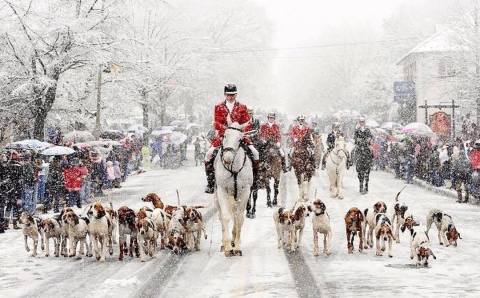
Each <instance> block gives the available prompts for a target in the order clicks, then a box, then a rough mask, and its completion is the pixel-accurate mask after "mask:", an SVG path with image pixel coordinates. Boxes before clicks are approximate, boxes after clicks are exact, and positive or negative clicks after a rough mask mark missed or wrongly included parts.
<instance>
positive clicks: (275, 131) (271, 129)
mask: <svg viewBox="0 0 480 298" xmlns="http://www.w3.org/2000/svg"><path fill="white" fill-rule="evenodd" d="M260 139H262V140H265V141H271V142H274V143H278V142H280V140H281V139H282V136H281V134H280V127H278V124H277V123H273V124H272V126H270V124H268V123H265V124H262V125H261V126H260Z"/></svg>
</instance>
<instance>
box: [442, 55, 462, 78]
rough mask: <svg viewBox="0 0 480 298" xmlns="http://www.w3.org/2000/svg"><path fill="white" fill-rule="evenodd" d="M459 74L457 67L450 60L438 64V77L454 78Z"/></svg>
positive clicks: (443, 60)
mask: <svg viewBox="0 0 480 298" xmlns="http://www.w3.org/2000/svg"><path fill="white" fill-rule="evenodd" d="M457 73H458V71H457V68H456V65H455V64H454V63H453V61H452V60H450V59H441V60H440V61H439V62H438V76H439V77H441V78H449V77H454V76H456V75H457Z"/></svg>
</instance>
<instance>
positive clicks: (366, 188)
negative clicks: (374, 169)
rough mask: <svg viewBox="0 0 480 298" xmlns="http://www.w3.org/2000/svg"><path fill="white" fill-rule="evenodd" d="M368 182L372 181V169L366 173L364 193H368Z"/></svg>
mask: <svg viewBox="0 0 480 298" xmlns="http://www.w3.org/2000/svg"><path fill="white" fill-rule="evenodd" d="M368 180H370V167H369V168H368V169H367V170H366V172H365V188H364V191H365V192H366V193H367V192H368Z"/></svg>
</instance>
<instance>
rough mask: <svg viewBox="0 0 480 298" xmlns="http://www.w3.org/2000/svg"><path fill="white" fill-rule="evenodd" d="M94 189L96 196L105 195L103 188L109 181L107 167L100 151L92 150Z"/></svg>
mask: <svg viewBox="0 0 480 298" xmlns="http://www.w3.org/2000/svg"><path fill="white" fill-rule="evenodd" d="M90 162H91V170H92V173H91V176H90V177H91V180H92V189H93V191H94V194H95V195H96V196H98V195H103V193H102V188H103V187H104V185H105V184H106V183H107V171H106V170H107V167H106V164H105V160H104V159H103V158H102V157H101V156H100V153H99V152H98V151H92V152H90Z"/></svg>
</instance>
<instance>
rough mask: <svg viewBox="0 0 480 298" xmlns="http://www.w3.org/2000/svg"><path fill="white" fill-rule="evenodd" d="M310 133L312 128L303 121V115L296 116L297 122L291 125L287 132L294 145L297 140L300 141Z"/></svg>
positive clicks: (309, 135)
mask: <svg viewBox="0 0 480 298" xmlns="http://www.w3.org/2000/svg"><path fill="white" fill-rule="evenodd" d="M311 134H312V130H311V129H310V127H308V125H307V123H306V122H305V116H303V115H301V116H298V118H297V124H295V125H294V126H293V127H292V129H291V130H290V133H289V135H290V139H291V141H292V145H293V146H295V145H296V144H298V143H299V142H302V141H303V140H304V139H305V137H311Z"/></svg>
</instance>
